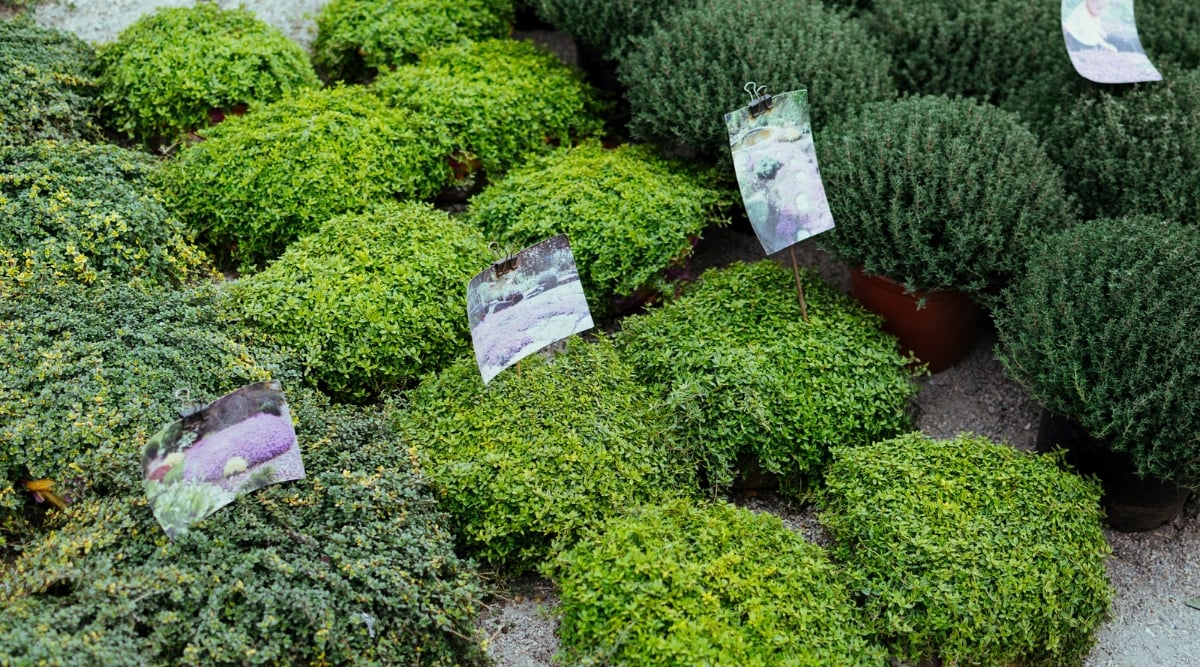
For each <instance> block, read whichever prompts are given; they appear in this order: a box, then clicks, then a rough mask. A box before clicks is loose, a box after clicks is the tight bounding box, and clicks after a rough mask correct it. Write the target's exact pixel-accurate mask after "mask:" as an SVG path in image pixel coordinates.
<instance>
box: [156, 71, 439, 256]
mask: <svg viewBox="0 0 1200 667" xmlns="http://www.w3.org/2000/svg"><path fill="white" fill-rule="evenodd" d="M205 134H206V136H207V140H206V141H203V142H201V143H198V144H195V145H192V146H190V147H186V148H185V149H184V150H183V151H182V152H181V153H180V154H179V156H178V157H177V158H176V159H174V160H173V161H171V162H169V163H168V164H167V165H166V167H165V168H164V169H163V170H162V171H161V172H160V178H159V179H158V180H159V182H160V184H161V186H162V189H163V192H164V195H165V196H166V197H167V200H168V201H169V203H170V204H171V205H172V206H174V207H175V208H176V210H177V211H178V212H179V214H180V216H181V217H182V218H183V220H184V222H185V223H187V224H188V225H189V226H191V227H192V228H193V229H195V230H197V231H198V232H199V233H200V235H201V238H202V240H204V241H206V242H207V243H208V244H209V245H210V246H212V247H213V249H214V251H215V253H216V254H217V256H218V257H219V258H220V259H223V260H226V259H232V260H234V261H235V262H237V263H239V264H240V265H242V267H243V268H250V267H252V266H253V265H254V264H255V263H259V262H263V261H264V260H268V259H272V258H274V257H277V256H278V255H279V254H280V253H282V252H283V249H284V247H285V246H286V245H287V244H288V243H290V242H291V241H293V240H294V239H296V238H298V237H300V236H302V235H304V234H308V233H311V232H314V231H316V230H317V229H318V228H319V227H320V226H321V225H322V224H323V223H324V222H325V221H326V220H328V219H329V218H332V217H334V216H335V215H338V214H341V213H350V212H355V211H361V210H363V209H365V208H366V207H367V206H368V205H370V204H372V203H374V202H376V201H380V200H388V199H392V198H395V197H403V198H413V199H423V198H427V197H432V196H433V195H434V194H436V193H437V192H439V191H440V190H441V189H442V188H443V187H445V186H446V185H447V184H448V183H449V182H450V165H449V164H448V162H447V161H446V156H447V155H449V154H450V152H451V149H450V148H449V138H448V137H446V136H445V133H444V131H443V129H442V127H441V125H440V121H438V120H437V119H435V118H421V117H418V116H416V115H414V114H410V113H406V112H403V111H398V110H394V109H390V108H388V107H387V106H385V105H384V104H383V103H382V102H380V101H379V100H378V99H377V98H376V97H375V96H374V95H372V94H371V93H369V92H367V91H366V90H364V89H363V88H361V87H358V86H353V87H339V88H330V89H322V90H305V91H301V92H299V93H297V94H296V95H295V96H293V97H288V98H285V99H283V100H281V101H279V102H275V103H273V104H270V105H267V106H265V107H262V108H260V109H258V110H257V111H255V112H253V113H250V114H247V115H245V116H242V117H240V118H231V119H229V120H227V121H225V122H224V123H221V124H220V125H217V126H216V127H213V128H212V129H210V130H208V131H206V133H205Z"/></svg>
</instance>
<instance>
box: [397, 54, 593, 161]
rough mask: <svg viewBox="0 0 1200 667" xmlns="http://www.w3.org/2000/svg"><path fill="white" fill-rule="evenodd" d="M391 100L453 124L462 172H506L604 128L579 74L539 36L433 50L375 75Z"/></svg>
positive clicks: (450, 124)
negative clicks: (416, 60)
mask: <svg viewBox="0 0 1200 667" xmlns="http://www.w3.org/2000/svg"><path fill="white" fill-rule="evenodd" d="M373 88H374V90H375V92H376V93H377V94H378V95H379V96H380V97H382V98H383V99H384V100H386V101H387V102H388V103H389V104H392V105H394V106H397V107H401V108H404V109H408V110H411V111H413V112H416V113H418V114H422V115H429V116H433V117H435V118H438V119H440V120H441V121H442V122H444V123H446V125H447V126H448V127H449V132H450V134H451V136H452V137H453V144H454V146H455V148H456V149H457V155H456V158H455V159H456V161H457V162H458V163H459V168H460V171H461V172H462V173H460V174H459V176H464V175H469V174H470V172H471V171H472V170H473V169H475V168H478V167H479V166H482V168H483V169H484V170H485V171H486V172H487V174H488V175H489V176H493V177H494V176H498V175H500V174H501V173H503V172H504V171H507V170H508V169H509V168H510V167H513V166H515V165H516V164H518V163H519V162H520V161H521V160H522V159H523V158H524V156H525V155H526V154H527V153H535V152H538V151H546V150H549V149H550V147H551V145H552V144H568V143H570V142H571V140H572V139H573V138H576V137H583V136H588V135H592V134H596V133H598V132H599V131H600V127H601V123H600V120H599V119H598V117H597V116H596V111H597V110H598V107H597V104H596V102H595V99H594V97H593V94H592V91H591V89H590V88H588V87H587V86H585V85H584V83H583V82H582V80H581V79H580V78H579V74H578V73H577V72H575V71H574V70H572V69H571V68H570V67H568V66H566V65H564V64H563V63H562V61H560V60H558V58H557V57H556V56H554V55H553V54H552V53H550V52H548V51H546V50H545V49H543V48H541V47H539V46H536V45H535V44H533V42H518V41H514V40H487V41H483V42H476V43H472V44H462V45H453V46H447V47H443V48H440V49H435V50H433V51H429V52H427V53H425V55H423V56H422V57H421V62H420V63H418V64H416V65H407V66H404V67H400V68H397V69H396V70H395V71H394V72H390V73H388V74H384V75H383V76H381V77H379V79H377V80H376V81H375V84H374V86H373Z"/></svg>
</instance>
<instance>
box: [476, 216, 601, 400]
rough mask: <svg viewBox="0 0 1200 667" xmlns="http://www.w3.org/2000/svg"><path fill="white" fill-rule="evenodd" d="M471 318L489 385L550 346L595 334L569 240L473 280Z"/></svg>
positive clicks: (559, 239)
mask: <svg viewBox="0 0 1200 667" xmlns="http://www.w3.org/2000/svg"><path fill="white" fill-rule="evenodd" d="M467 317H468V321H469V323H470V326H471V342H472V344H473V346H474V348H475V362H476V363H477V364H479V372H480V374H481V375H483V383H484V384H487V383H488V382H490V381H491V379H492V378H494V377H496V374H497V373H499V372H500V371H502V370H504V369H505V368H508V367H509V366H512V365H513V364H516V363H520V361H521V359H524V358H525V357H528V356H529V355H531V354H533V353H535V352H537V351H538V350H541V349H542V348H544V347H546V346H547V345H551V344H552V343H556V342H558V341H560V340H563V339H564V338H567V337H570V336H572V335H574V334H577V333H580V332H581V331H587V330H588V329H591V328H592V326H593V324H592V313H591V311H590V310H588V303H587V296H586V295H585V294H584V293H583V286H582V285H580V283H579V270H578V269H576V268H575V256H574V255H573V254H571V244H570V242H569V241H568V240H567V237H566V236H565V235H562V234H560V235H558V236H555V237H552V238H550V239H547V240H545V241H543V242H541V243H539V244H537V245H534V246H530V247H528V248H525V249H524V250H522V251H520V252H518V253H516V254H515V255H509V256H508V257H505V258H504V259H501V260H500V261H498V262H496V263H495V264H493V265H492V266H490V267H488V268H487V269H485V270H484V271H482V272H481V273H480V274H479V275H477V276H475V277H474V278H472V279H471V282H470V283H469V284H468V285H467Z"/></svg>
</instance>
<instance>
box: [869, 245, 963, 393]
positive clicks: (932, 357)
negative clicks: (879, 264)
mask: <svg viewBox="0 0 1200 667" xmlns="http://www.w3.org/2000/svg"><path fill="white" fill-rule="evenodd" d="M850 290H851V292H852V293H853V294H854V298H856V299H858V300H859V302H861V303H862V304H863V305H864V306H866V308H867V310H870V311H871V312H873V313H876V314H878V315H881V316H882V317H883V319H884V323H883V328H884V330H885V331H887V332H888V333H890V334H892V335H894V336H895V337H896V338H899V339H900V348H901V349H902V350H904V351H911V352H912V353H913V354H914V355H915V356H916V357H917V358H918V359H920V360H921V361H923V362H925V363H926V364H928V366H929V371H930V372H931V373H938V372H940V371H944V370H946V369H947V368H950V367H951V366H953V365H954V364H957V363H958V362H959V361H961V360H962V358H963V356H965V355H966V354H967V350H968V349H970V347H971V340H972V338H974V336H975V325H976V323H978V322H979V312H980V311H979V306H978V305H977V304H976V303H975V302H974V301H972V300H971V297H969V296H967V295H965V294H963V293H962V292H957V291H952V290H934V291H931V292H916V293H914V294H905V293H904V286H903V285H901V284H900V283H898V282H896V281H894V280H892V279H890V278H885V277H884V276H872V275H868V274H865V273H863V272H862V269H861V268H854V269H851V270H850ZM922 298H924V299H925V305H924V307H922V308H920V309H918V308H917V304H918V302H919V300H920V299H922Z"/></svg>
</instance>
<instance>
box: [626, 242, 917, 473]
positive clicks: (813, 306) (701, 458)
mask: <svg viewBox="0 0 1200 667" xmlns="http://www.w3.org/2000/svg"><path fill="white" fill-rule="evenodd" d="M802 281H803V284H804V295H805V299H806V301H807V304H808V317H809V321H808V322H804V321H803V320H802V319H801V312H800V306H799V303H798V300H797V298H796V286H795V283H794V281H793V276H792V274H791V272H790V271H788V270H787V269H784V268H783V267H782V266H780V265H778V264H776V263H774V262H771V261H762V262H757V263H754V264H734V265H732V266H730V267H728V268H726V269H720V270H718V269H713V270H709V271H707V272H706V273H705V274H704V275H703V276H701V278H700V282H699V283H698V284H696V285H694V286H692V287H691V288H690V289H689V290H688V291H687V292H685V294H684V296H683V297H681V298H679V299H678V300H676V301H674V302H672V303H670V304H668V305H666V306H663V307H662V308H659V309H657V310H652V311H650V312H649V313H647V314H646V315H642V316H634V317H629V318H627V319H625V321H624V323H623V330H622V332H621V333H620V335H619V336H618V339H617V342H618V345H619V347H620V349H621V350H622V352H623V353H624V354H625V356H626V357H627V358H628V359H629V360H630V362H631V363H632V365H633V367H634V368H635V369H637V373H638V377H639V379H640V380H641V381H643V382H645V383H647V384H650V385H654V386H657V387H658V388H659V390H660V391H662V392H664V393H665V396H666V400H667V404H668V405H669V406H670V407H671V409H672V410H673V411H674V413H675V416H676V419H677V420H678V423H679V428H680V430H681V436H682V442H683V445H684V448H685V451H686V452H687V456H688V457H689V458H691V459H692V460H693V461H694V462H695V463H696V464H698V465H699V466H701V468H702V469H703V470H704V471H705V472H706V474H707V478H708V482H709V484H710V485H711V486H712V487H714V488H715V489H717V490H719V489H721V488H723V487H726V486H728V485H729V484H730V483H731V482H732V481H733V480H734V478H735V477H736V476H737V475H738V474H739V472H743V471H742V470H739V465H741V462H743V461H745V460H746V459H755V460H757V462H758V464H759V465H761V467H762V468H763V469H765V470H767V471H769V472H772V473H775V474H776V475H778V476H779V477H780V482H781V486H782V490H783V491H784V492H786V493H791V494H798V493H800V492H802V491H805V490H806V489H807V488H808V487H809V486H811V483H812V482H813V481H814V480H817V479H819V478H820V476H821V473H822V467H823V465H824V463H825V462H826V461H827V459H828V449H829V448H830V447H832V446H835V445H843V446H857V445H865V444H869V443H871V442H875V441H876V440H878V439H880V438H884V437H889V436H892V435H895V434H896V433H901V432H904V431H906V430H908V429H910V428H911V423H910V421H909V417H908V412H907V408H908V398H909V397H910V396H912V394H914V393H915V391H916V387H915V386H914V384H913V383H912V382H911V381H910V380H909V375H908V373H907V372H906V371H905V369H904V365H905V359H903V358H902V357H901V356H900V355H899V354H898V353H897V351H896V342H895V339H893V338H891V337H890V336H887V335H886V334H883V333H882V332H881V331H880V330H879V326H878V322H879V320H878V318H876V317H875V316H873V315H869V314H867V313H866V312H865V311H864V310H863V309H862V308H861V307H859V306H858V305H857V304H855V303H854V302H852V301H851V300H849V299H848V298H846V297H844V296H842V295H840V294H837V293H835V292H834V291H833V290H832V289H831V288H830V287H829V286H827V285H825V284H824V283H822V282H821V281H820V280H819V279H817V278H816V277H815V276H813V275H812V274H810V273H808V272H807V271H804V272H802Z"/></svg>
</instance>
